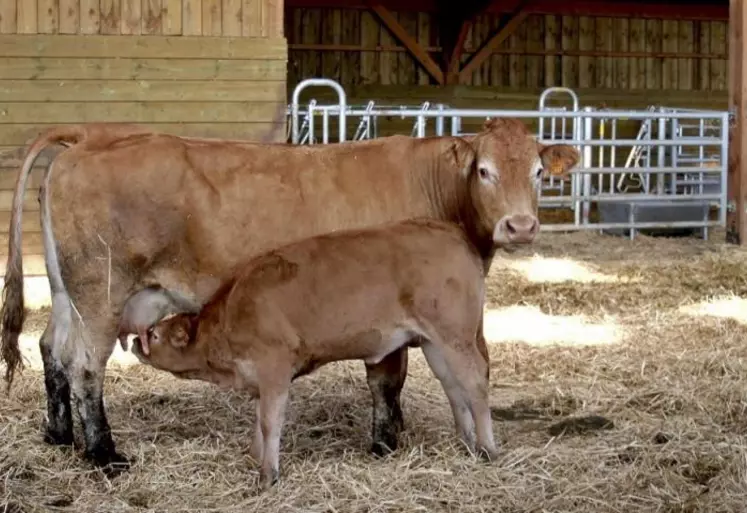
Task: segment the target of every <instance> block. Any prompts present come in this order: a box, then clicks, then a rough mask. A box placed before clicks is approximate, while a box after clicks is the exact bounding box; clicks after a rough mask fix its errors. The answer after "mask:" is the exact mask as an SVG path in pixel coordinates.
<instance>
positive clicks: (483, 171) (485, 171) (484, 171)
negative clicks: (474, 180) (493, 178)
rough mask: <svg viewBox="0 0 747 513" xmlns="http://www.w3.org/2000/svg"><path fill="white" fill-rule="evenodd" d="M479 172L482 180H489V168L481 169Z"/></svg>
mask: <svg viewBox="0 0 747 513" xmlns="http://www.w3.org/2000/svg"><path fill="white" fill-rule="evenodd" d="M477 172H478V173H480V178H482V179H483V180H487V179H488V176H489V175H490V173H489V172H488V168H486V167H481V168H479V169H478V170H477Z"/></svg>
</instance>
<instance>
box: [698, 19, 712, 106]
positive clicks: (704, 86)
mask: <svg viewBox="0 0 747 513" xmlns="http://www.w3.org/2000/svg"><path fill="white" fill-rule="evenodd" d="M696 23H697V24H698V27H699V29H700V33H699V34H698V35H699V38H698V52H699V53H701V54H707V53H711V23H710V22H708V21H699V22H696ZM699 60H700V65H699V66H698V69H699V73H698V75H699V76H698V78H699V80H698V89H699V90H700V91H708V90H709V89H710V88H711V61H710V60H709V59H699Z"/></svg>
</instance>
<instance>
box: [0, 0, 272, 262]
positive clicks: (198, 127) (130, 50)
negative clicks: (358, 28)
mask: <svg viewBox="0 0 747 513" xmlns="http://www.w3.org/2000/svg"><path fill="white" fill-rule="evenodd" d="M286 67H287V43H286V41H285V38H284V36H283V4H282V0H142V1H141V0H0V248H2V249H0V257H2V258H3V261H0V269H5V263H4V254H5V252H6V251H7V249H6V248H7V242H8V225H9V220H10V212H9V211H10V204H11V201H12V197H13V188H14V186H15V181H16V178H17V176H18V171H19V166H20V163H21V158H22V156H23V152H24V151H25V145H26V144H27V143H28V142H29V141H30V140H31V139H32V138H33V137H35V136H36V135H37V134H38V133H39V132H40V131H42V130H43V129H45V128H48V127H51V126H53V125H57V124H67V123H79V122H90V121H122V122H135V123H140V124H143V125H146V126H150V127H153V128H156V129H159V130H163V131H166V132H171V133H178V134H191V135H202V136H225V137H238V138H266V139H274V140H283V139H285V135H286V129H285V116H284V110H285V104H286ZM45 164H46V158H44V157H43V158H40V159H38V160H37V169H36V170H35V171H34V173H33V175H32V178H31V183H30V186H29V187H28V189H27V193H26V198H25V215H24V216H23V222H24V225H25V226H26V227H27V228H29V229H30V231H29V232H26V233H24V241H23V242H24V252H25V253H26V254H27V255H32V258H27V259H26V262H25V264H26V269H25V270H26V272H27V273H28V274H39V273H43V272H44V267H43V264H42V261H41V258H40V257H38V255H40V254H41V251H42V245H41V237H40V234H39V233H38V229H39V218H38V209H39V205H38V202H37V200H36V195H37V186H38V185H39V179H40V172H39V171H40V168H41V166H44V165H45ZM34 256H36V257H34ZM0 272H2V271H0Z"/></svg>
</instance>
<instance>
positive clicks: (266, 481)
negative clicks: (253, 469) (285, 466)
mask: <svg viewBox="0 0 747 513" xmlns="http://www.w3.org/2000/svg"><path fill="white" fill-rule="evenodd" d="M278 479H280V471H279V470H278V469H276V468H273V469H270V470H267V471H265V470H263V471H262V472H261V473H260V475H259V486H260V488H261V489H262V491H267V490H269V489H270V488H272V487H273V486H275V485H276V484H277V482H278Z"/></svg>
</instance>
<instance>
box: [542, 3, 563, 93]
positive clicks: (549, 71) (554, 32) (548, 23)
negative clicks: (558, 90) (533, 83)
mask: <svg viewBox="0 0 747 513" xmlns="http://www.w3.org/2000/svg"><path fill="white" fill-rule="evenodd" d="M559 40H560V33H559V31H558V17H557V16H555V15H554V14H547V15H545V50H546V51H548V52H551V54H550V55H548V56H547V57H545V70H544V71H545V73H544V76H545V87H554V86H556V85H559V84H560V80H558V70H559V69H560V58H559V57H558V56H557V55H553V54H552V52H554V51H556V50H558V49H560V41H559Z"/></svg>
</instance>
